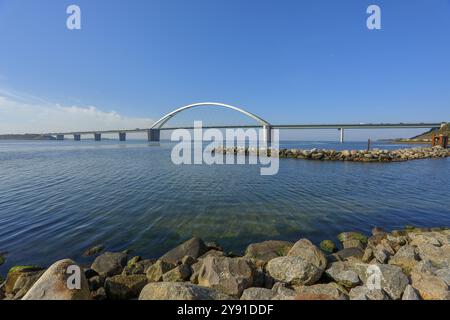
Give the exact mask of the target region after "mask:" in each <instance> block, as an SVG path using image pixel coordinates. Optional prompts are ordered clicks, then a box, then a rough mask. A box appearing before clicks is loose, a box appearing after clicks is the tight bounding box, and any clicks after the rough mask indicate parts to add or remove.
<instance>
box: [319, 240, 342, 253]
mask: <svg viewBox="0 0 450 320" xmlns="http://www.w3.org/2000/svg"><path fill="white" fill-rule="evenodd" d="M320 249H322V250H323V251H325V252H326V253H335V252H336V251H337V250H338V249H337V247H336V245H335V244H334V242H333V241H331V240H323V241H322V242H321V243H320Z"/></svg>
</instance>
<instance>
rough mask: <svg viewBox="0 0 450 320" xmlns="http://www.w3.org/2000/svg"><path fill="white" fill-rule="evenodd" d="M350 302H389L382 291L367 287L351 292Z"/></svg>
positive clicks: (360, 287)
mask: <svg viewBox="0 0 450 320" xmlns="http://www.w3.org/2000/svg"><path fill="white" fill-rule="evenodd" d="M349 297H350V300H389V297H388V296H387V295H386V293H384V291H383V290H381V289H372V290H371V289H369V288H368V287H367V286H358V287H355V288H353V289H351V290H350V292H349Z"/></svg>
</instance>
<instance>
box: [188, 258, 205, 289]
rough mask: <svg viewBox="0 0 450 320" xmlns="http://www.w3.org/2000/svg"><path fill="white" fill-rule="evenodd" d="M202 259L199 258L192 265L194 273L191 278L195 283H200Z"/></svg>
mask: <svg viewBox="0 0 450 320" xmlns="http://www.w3.org/2000/svg"><path fill="white" fill-rule="evenodd" d="M202 261H203V260H199V261H197V262H196V263H194V264H193V265H192V266H191V271H192V274H191V277H190V279H189V280H190V281H191V282H192V283H194V284H198V275H199V272H200V269H201V267H202V265H203V262H202Z"/></svg>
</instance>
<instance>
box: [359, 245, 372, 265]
mask: <svg viewBox="0 0 450 320" xmlns="http://www.w3.org/2000/svg"><path fill="white" fill-rule="evenodd" d="M372 259H374V255H373V250H372V248H370V247H367V248H366V250H364V255H363V256H362V258H361V260H362V262H364V263H368V262H370V261H371V260H372Z"/></svg>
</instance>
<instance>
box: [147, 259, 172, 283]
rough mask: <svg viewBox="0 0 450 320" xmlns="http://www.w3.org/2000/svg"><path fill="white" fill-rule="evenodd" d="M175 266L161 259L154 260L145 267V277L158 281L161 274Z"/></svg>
mask: <svg viewBox="0 0 450 320" xmlns="http://www.w3.org/2000/svg"><path fill="white" fill-rule="evenodd" d="M173 268H175V265H174V264H172V263H169V262H165V261H162V260H158V261H156V262H155V263H154V264H152V265H151V266H150V267H149V268H148V269H147V273H146V275H147V279H148V281H150V282H158V281H161V280H162V277H163V275H164V274H165V273H166V272H169V271H170V270H172V269H173Z"/></svg>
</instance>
